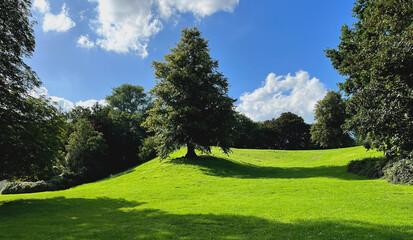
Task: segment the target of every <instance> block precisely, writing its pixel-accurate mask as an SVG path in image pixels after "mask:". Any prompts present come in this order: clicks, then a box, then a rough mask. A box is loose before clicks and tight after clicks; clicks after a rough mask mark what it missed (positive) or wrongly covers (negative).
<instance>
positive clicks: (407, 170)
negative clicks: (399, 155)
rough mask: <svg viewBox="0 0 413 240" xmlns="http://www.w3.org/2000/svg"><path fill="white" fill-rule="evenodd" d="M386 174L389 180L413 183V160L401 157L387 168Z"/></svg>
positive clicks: (399, 182)
mask: <svg viewBox="0 0 413 240" xmlns="http://www.w3.org/2000/svg"><path fill="white" fill-rule="evenodd" d="M384 175H385V177H386V180H387V181H388V182H391V183H398V184H409V185H413V161H412V160H410V159H401V160H399V161H397V162H395V163H394V164H393V165H392V166H390V167H389V168H388V169H386V171H385V172H384Z"/></svg>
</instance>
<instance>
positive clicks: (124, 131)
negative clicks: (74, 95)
mask: <svg viewBox="0 0 413 240" xmlns="http://www.w3.org/2000/svg"><path fill="white" fill-rule="evenodd" d="M70 117H71V120H72V123H71V124H72V125H74V124H76V123H77V122H78V121H79V120H82V119H87V120H88V121H89V122H90V124H91V125H92V127H93V129H94V130H95V131H97V132H99V133H101V134H102V136H103V138H104V140H105V143H106V145H107V148H106V150H105V155H104V157H101V158H100V159H99V164H100V167H101V168H102V169H103V171H104V175H109V174H112V173H117V172H120V171H123V170H125V169H127V168H130V167H132V166H136V165H137V164H139V163H141V162H142V161H140V159H139V149H140V146H141V145H142V141H143V139H145V137H147V134H146V131H145V129H144V128H143V127H141V126H140V125H141V124H142V123H143V121H144V120H145V115H144V114H143V113H134V114H132V113H128V112H121V111H120V110H118V109H113V108H111V107H110V106H106V107H104V106H101V105H98V104H96V105H95V106H93V107H92V109H87V108H80V107H77V108H75V109H73V110H72V111H71V113H70Z"/></svg>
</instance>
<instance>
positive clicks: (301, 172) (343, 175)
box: [169, 156, 366, 180]
mask: <svg viewBox="0 0 413 240" xmlns="http://www.w3.org/2000/svg"><path fill="white" fill-rule="evenodd" d="M169 162H170V163H172V164H188V165H195V166H199V167H200V168H201V169H202V171H204V173H205V174H207V175H211V176H219V177H232V178H285V179H291V178H316V177H329V178H338V179H344V180H366V178H364V177H360V176H357V175H354V174H350V173H347V172H346V167H345V166H319V167H309V168H305V167H288V168H281V167H267V166H257V165H253V164H248V163H239V162H234V161H231V160H229V159H225V158H218V157H213V156H201V157H199V158H196V159H187V158H175V159H171V160H169Z"/></svg>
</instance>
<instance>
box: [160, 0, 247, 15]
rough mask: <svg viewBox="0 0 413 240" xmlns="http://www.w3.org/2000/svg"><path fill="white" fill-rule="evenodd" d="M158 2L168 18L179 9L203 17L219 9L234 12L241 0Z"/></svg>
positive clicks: (164, 0) (162, 0) (162, 13)
mask: <svg viewBox="0 0 413 240" xmlns="http://www.w3.org/2000/svg"><path fill="white" fill-rule="evenodd" d="M157 2H158V6H159V11H160V13H161V16H162V17H166V18H168V17H170V16H171V14H172V13H174V12H175V11H176V10H177V11H179V12H182V13H186V12H190V13H193V14H194V15H195V16H196V17H198V18H203V17H207V16H210V15H212V14H214V13H215V12H218V11H225V12H232V11H234V8H235V6H237V5H238V3H239V0H198V1H194V0H172V1H171V0H158V1H157Z"/></svg>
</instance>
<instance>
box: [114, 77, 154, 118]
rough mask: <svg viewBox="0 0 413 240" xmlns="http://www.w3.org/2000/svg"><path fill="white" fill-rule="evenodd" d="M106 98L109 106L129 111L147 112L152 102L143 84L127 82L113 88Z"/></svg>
mask: <svg viewBox="0 0 413 240" xmlns="http://www.w3.org/2000/svg"><path fill="white" fill-rule="evenodd" d="M106 100H107V101H108V103H109V106H111V107H113V108H116V109H119V110H120V111H122V112H127V113H136V112H145V111H146V110H147V108H148V105H149V104H150V102H151V101H150V99H149V97H148V96H147V94H146V93H145V90H144V89H143V87H142V86H139V85H132V84H126V83H125V84H122V85H120V86H119V87H115V88H113V90H112V94H111V95H108V96H106Z"/></svg>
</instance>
